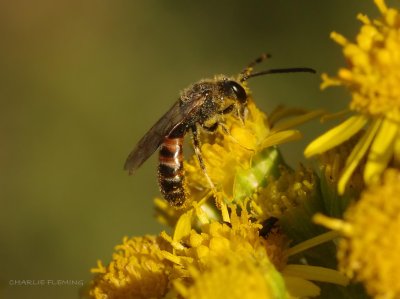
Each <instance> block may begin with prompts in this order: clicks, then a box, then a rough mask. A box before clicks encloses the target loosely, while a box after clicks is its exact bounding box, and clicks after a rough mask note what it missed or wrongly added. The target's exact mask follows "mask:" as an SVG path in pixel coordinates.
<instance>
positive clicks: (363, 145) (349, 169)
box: [338, 119, 382, 194]
mask: <svg viewBox="0 0 400 299" xmlns="http://www.w3.org/2000/svg"><path fill="white" fill-rule="evenodd" d="M381 123H382V120H380V119H377V120H375V121H374V122H373V123H372V124H371V126H370V127H369V128H368V130H367V131H366V132H365V134H364V135H363V137H362V138H361V139H360V140H359V141H358V142H357V145H356V146H355V147H354V149H353V150H352V152H351V154H350V156H349V157H348V158H347V160H346V165H345V168H344V170H343V173H342V175H341V176H340V179H339V182H338V192H339V194H343V193H344V190H345V189H346V184H347V182H348V181H349V179H350V177H351V175H352V174H353V172H354V170H355V169H356V167H357V166H358V164H359V163H360V161H361V159H362V158H363V157H364V155H365V153H366V152H367V150H368V148H369V146H370V144H371V142H372V141H373V140H374V137H375V135H376V132H377V131H378V129H379V127H380V125H381Z"/></svg>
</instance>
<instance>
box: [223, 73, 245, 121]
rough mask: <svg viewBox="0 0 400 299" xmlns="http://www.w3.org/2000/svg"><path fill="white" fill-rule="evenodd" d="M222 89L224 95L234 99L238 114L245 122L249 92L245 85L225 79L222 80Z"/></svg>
mask: <svg viewBox="0 0 400 299" xmlns="http://www.w3.org/2000/svg"><path fill="white" fill-rule="evenodd" d="M221 89H222V94H223V95H224V97H226V98H229V99H231V100H233V101H234V103H235V104H234V107H235V110H236V111H237V115H238V117H239V118H240V119H241V121H242V122H243V123H244V120H245V118H246V111H247V109H246V106H247V93H246V90H245V89H244V87H243V85H242V84H240V83H239V82H237V81H234V80H223V81H222V82H221Z"/></svg>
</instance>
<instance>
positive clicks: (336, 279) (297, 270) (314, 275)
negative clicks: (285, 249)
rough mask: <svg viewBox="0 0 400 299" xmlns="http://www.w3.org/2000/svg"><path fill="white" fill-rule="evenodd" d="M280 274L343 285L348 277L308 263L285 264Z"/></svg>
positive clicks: (346, 282)
mask: <svg viewBox="0 0 400 299" xmlns="http://www.w3.org/2000/svg"><path fill="white" fill-rule="evenodd" d="M282 274H283V275H284V276H285V275H289V276H296V277H301V278H304V279H307V280H315V281H323V282H330V283H335V284H338V285H342V286H345V285H347V284H348V283H349V281H348V279H347V278H346V277H345V276H344V275H343V274H341V273H340V272H339V271H336V270H333V269H328V268H324V267H318V266H309V265H287V266H286V267H285V268H284V269H283V271H282Z"/></svg>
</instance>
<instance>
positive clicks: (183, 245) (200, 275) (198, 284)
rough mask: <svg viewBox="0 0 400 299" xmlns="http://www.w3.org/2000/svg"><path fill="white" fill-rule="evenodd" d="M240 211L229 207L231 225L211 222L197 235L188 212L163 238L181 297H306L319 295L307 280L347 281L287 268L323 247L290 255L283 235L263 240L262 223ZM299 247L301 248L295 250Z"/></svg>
mask: <svg viewBox="0 0 400 299" xmlns="http://www.w3.org/2000/svg"><path fill="white" fill-rule="evenodd" d="M240 213H241V214H240V215H238V214H237V212H236V208H235V206H232V212H231V214H230V219H231V222H230V224H229V225H228V224H226V223H219V222H216V221H210V223H209V224H208V225H203V226H202V227H201V231H195V230H193V229H191V228H190V224H191V222H192V221H190V217H192V215H191V213H190V212H189V213H188V214H184V215H182V216H181V218H180V219H179V221H178V223H177V225H176V229H175V232H174V235H173V237H170V236H168V235H167V234H165V233H163V234H162V236H163V237H164V238H165V239H166V240H167V241H169V242H170V243H171V245H172V246H173V247H174V251H173V252H172V253H171V252H164V253H165V258H166V259H169V260H170V261H171V262H172V263H174V266H173V270H172V271H171V279H173V285H174V287H175V289H176V291H177V292H178V293H179V294H181V296H183V297H184V298H203V297H204V298H206V297H207V296H209V295H210V294H213V293H214V294H215V296H211V297H207V298H221V296H222V295H223V296H226V297H229V298H239V297H238V294H240V290H241V291H242V292H244V291H246V290H248V288H249V287H251V288H253V293H250V294H251V295H254V296H255V297H253V298H287V296H288V294H290V296H293V297H306V296H317V295H319V292H320V289H319V287H317V286H316V285H315V284H314V283H312V282H311V281H310V280H316V281H325V282H331V283H336V284H340V285H345V284H346V283H347V281H346V279H345V278H344V277H343V276H341V275H340V274H339V273H338V272H337V271H335V270H331V269H326V268H322V267H314V266H308V265H295V264H287V257H288V256H290V255H294V254H297V253H299V252H301V251H302V250H303V249H304V248H305V249H308V248H310V247H312V246H314V245H318V244H321V242H320V241H309V242H308V244H309V245H306V246H304V245H302V244H299V245H297V247H296V248H294V250H292V251H291V252H290V249H288V247H287V245H288V241H287V239H286V237H285V236H284V235H282V233H281V232H279V231H273V232H271V233H270V234H269V235H268V236H267V237H266V238H264V237H262V236H260V235H259V232H260V229H261V225H260V224H256V223H253V222H252V221H251V220H250V216H249V214H248V213H247V212H246V210H243V209H241V210H240ZM320 240H321V239H320ZM326 240H330V239H325V240H324V241H326ZM310 244H312V245H310ZM299 246H300V247H301V248H302V249H300V250H298V248H300V247H299ZM228 273H229V275H228ZM244 277H247V278H246V280H244ZM235 280H237V281H235ZM247 283H248V284H249V285H248V284H247ZM244 284H246V285H244ZM254 284H257V285H258V286H257V287H255V286H254ZM217 286H219V289H217V290H216V289H215V288H216V287H217ZM242 296H246V295H245V294H244V293H242ZM244 298H252V297H244Z"/></svg>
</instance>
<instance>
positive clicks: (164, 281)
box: [89, 236, 171, 299]
mask: <svg viewBox="0 0 400 299" xmlns="http://www.w3.org/2000/svg"><path fill="white" fill-rule="evenodd" d="M168 247H169V245H168V244H167V243H166V242H165V241H164V240H163V239H162V238H159V237H155V236H145V237H136V238H132V239H128V238H124V240H123V243H122V244H121V245H118V246H116V248H115V249H116V251H117V252H116V253H114V255H113V258H112V261H111V263H110V264H109V265H108V266H107V267H104V266H103V265H102V263H101V262H100V261H99V262H98V266H97V268H94V269H92V273H96V276H95V278H94V280H93V281H92V283H91V286H90V290H89V296H90V298H98V299H100V298H101V299H104V298H126V299H129V298H135V299H137V298H162V297H164V295H165V294H166V293H167V291H168V283H169V280H168V273H169V269H170V268H171V265H170V263H169V262H168V261H167V260H165V259H164V257H163V255H162V252H161V250H162V249H166V248H168Z"/></svg>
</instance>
